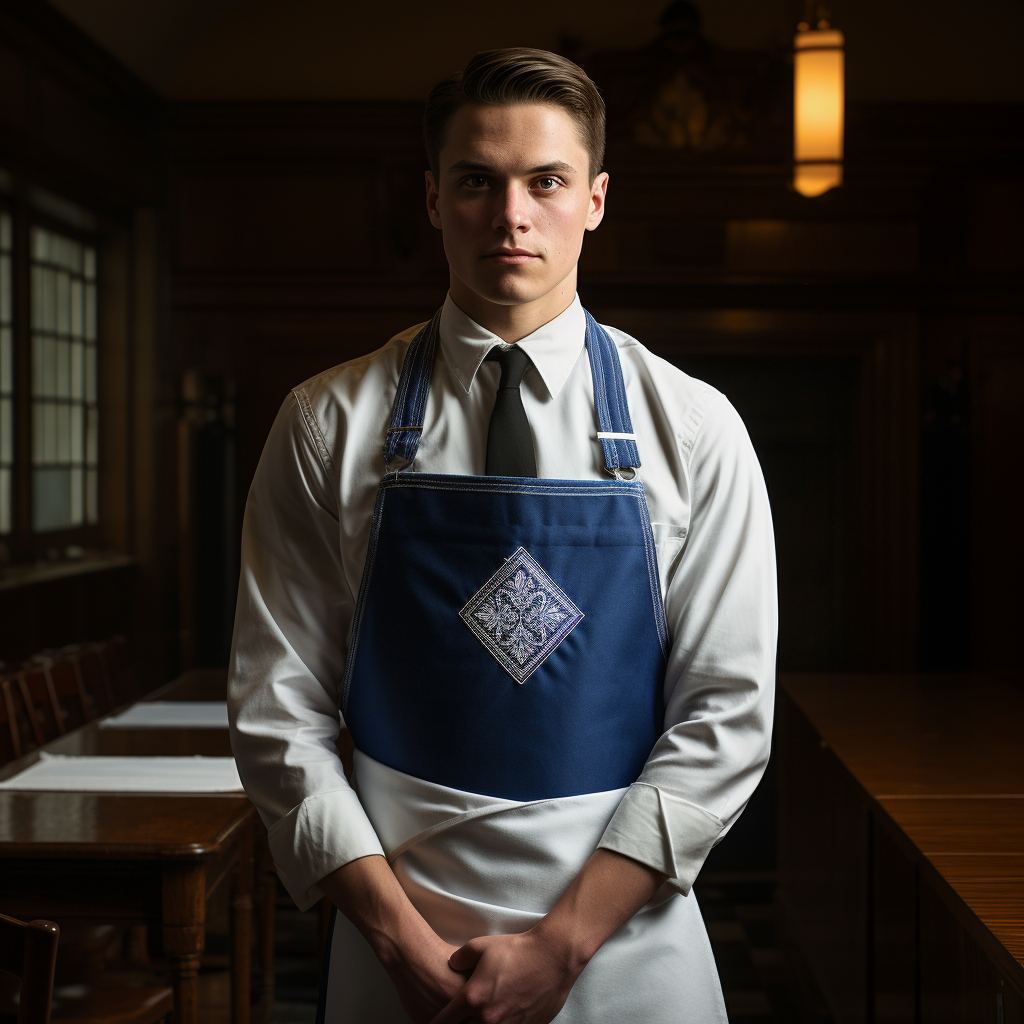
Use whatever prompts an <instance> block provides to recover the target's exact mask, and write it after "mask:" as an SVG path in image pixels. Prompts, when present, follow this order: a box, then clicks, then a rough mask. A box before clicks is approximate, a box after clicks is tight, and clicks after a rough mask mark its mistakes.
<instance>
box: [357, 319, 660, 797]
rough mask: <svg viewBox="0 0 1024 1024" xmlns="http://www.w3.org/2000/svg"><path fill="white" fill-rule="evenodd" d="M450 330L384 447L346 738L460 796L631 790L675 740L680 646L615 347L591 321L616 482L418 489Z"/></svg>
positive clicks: (412, 358) (429, 477)
mask: <svg viewBox="0 0 1024 1024" xmlns="http://www.w3.org/2000/svg"><path fill="white" fill-rule="evenodd" d="M439 323H440V311H439V312H438V313H437V315H435V316H434V318H433V319H432V320H431V321H430V322H429V323H428V324H427V325H425V326H424V327H423V329H422V330H421V331H420V332H419V333H418V334H417V336H416V338H415V339H414V340H413V342H412V344H411V345H410V347H409V350H408V352H407V354H406V358H405V362H404V365H403V367H402V373H401V376H400V379H399V384H398V392H397V395H396V397H395V401H394V406H393V409H392V414H391V422H390V425H389V427H388V430H387V435H386V441H385V444H384V461H385V467H386V472H385V476H384V478H383V480H382V481H381V484H380V488H379V490H378V492H377V501H376V505H375V508H374V513H373V525H372V530H371V535H370V542H369V549H368V553H367V558H366V566H365V569H364V571H363V578H362V584H361V586H360V591H359V599H358V602H357V606H356V612H355V617H354V621H353V626H352V637H351V644H350V647H349V656H348V664H347V671H346V675H345V681H344V688H343V692H342V703H341V710H342V714H343V716H344V719H345V723H346V725H347V726H348V728H349V730H350V731H351V733H352V738H353V741H354V743H355V746H356V747H357V749H359V750H361V751H363V752H364V753H365V754H368V755H369V756H370V757H372V758H374V759H375V760H377V761H380V762H382V763H383V764H385V765H388V766H390V767H392V768H395V769H397V770H398V771H401V772H405V773H406V774H409V775H413V776H415V777H417V778H420V779H426V780H428V781H430V782H434V783H438V784H439V785H444V786H449V787H451V788H453V789H460V790H467V791H469V792H473V793H480V794H486V795H489V796H496V797H502V798H505V799H510V800H520V801H528V800H540V799H547V798H553V797H561V796H574V795H577V794H582V793H597V792H604V791H607V790H613V789H619V788H621V787H624V786H628V785H630V784H631V783H632V782H634V781H635V780H636V778H637V776H638V775H639V774H640V771H641V769H642V768H643V765H644V762H645V761H646V760H647V757H648V755H649V754H650V752H651V749H652V747H653V746H654V744H655V742H656V741H657V739H658V737H659V736H660V735H661V732H662V722H663V714H664V711H663V699H662V685H663V679H664V670H665V653H666V645H667V633H666V626H665V613H664V608H663V605H662V598H661V588H660V583H659V576H658V566H657V557H656V553H655V547H654V537H653V534H652V531H651V522H650V516H649V514H648V511H647V504H646V501H645V499H644V488H643V484H642V483H641V482H640V479H639V478H638V477H637V475H636V470H637V468H638V467H639V465H640V458H639V454H638V452H637V447H636V443H635V441H634V440H633V434H632V425H631V422H630V417H629V409H628V407H627V404H626V392H625V387H624V384H623V379H622V369H621V366H620V364H619V357H618V353H617V352H616V350H615V345H614V343H613V342H612V340H611V338H610V337H609V336H608V334H607V332H606V331H605V330H604V329H603V328H602V327H601V326H600V325H598V324H597V322H596V321H595V320H594V319H593V317H591V316H590V314H589V313H587V314H586V349H587V353H588V355H589V357H590V367H591V373H592V376H593V381H594V395H595V400H596V406H597V420H598V423H599V424H600V433H599V437H600V440H601V447H602V451H603V455H604V462H605V469H606V470H607V471H608V479H607V480H549V479H534V478H522V477H497V476H453V475H436V474H427V473H416V472H413V471H411V465H412V463H413V460H414V459H415V457H416V450H417V447H418V445H419V439H420V434H421V431H422V429H423V421H424V413H425V410H426V405H427V394H428V392H429V388H430V374H431V369H432V367H433V363H434V355H435V351H436V347H437V341H438V328H439ZM580 429H587V430H589V429H591V425H590V424H586V425H583V424H581V425H580ZM399 458H401V459H405V460H407V463H408V466H409V467H410V468H407V469H406V471H404V472H391V471H390V465H391V463H392V462H394V461H395V460H396V459H399ZM627 476H628V477H629V478H628V479H627Z"/></svg>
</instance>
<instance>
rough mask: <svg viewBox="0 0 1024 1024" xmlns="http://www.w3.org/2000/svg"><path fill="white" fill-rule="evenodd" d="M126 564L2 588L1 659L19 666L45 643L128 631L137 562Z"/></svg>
mask: <svg viewBox="0 0 1024 1024" xmlns="http://www.w3.org/2000/svg"><path fill="white" fill-rule="evenodd" d="M126 561H127V560H126V559H122V560H120V563H121V564H118V565H116V566H114V567H111V568H109V569H107V570H96V571H90V572H87V573H78V574H72V575H68V576H64V577H62V578H58V579H52V580H48V581H45V582H39V583H34V584H30V585H21V586H18V587H3V588H0V626H2V629H0V662H7V663H8V664H9V665H17V664H18V663H19V662H21V661H22V660H23V659H25V658H28V657H29V656H30V655H33V654H36V653H38V652H39V651H41V650H43V649H44V648H56V647H63V646H64V645H65V644H72V643H81V642H82V641H85V640H105V639H109V638H110V637H112V636H114V635H115V634H119V633H120V634H125V633H128V632H129V630H130V629H131V626H132V624H133V616H134V602H133V599H132V595H133V594H134V593H135V588H136V567H135V566H134V565H130V564H123V563H124V562H126Z"/></svg>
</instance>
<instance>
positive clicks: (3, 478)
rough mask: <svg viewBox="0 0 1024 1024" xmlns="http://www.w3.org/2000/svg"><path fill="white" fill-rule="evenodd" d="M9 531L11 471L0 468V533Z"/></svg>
mask: <svg viewBox="0 0 1024 1024" xmlns="http://www.w3.org/2000/svg"><path fill="white" fill-rule="evenodd" d="M10 532H11V471H10V470H9V469H0V533H10Z"/></svg>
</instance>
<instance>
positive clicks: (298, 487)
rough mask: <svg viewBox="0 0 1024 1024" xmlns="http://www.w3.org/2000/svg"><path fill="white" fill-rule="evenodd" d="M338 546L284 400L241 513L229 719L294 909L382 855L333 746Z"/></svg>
mask: <svg viewBox="0 0 1024 1024" xmlns="http://www.w3.org/2000/svg"><path fill="white" fill-rule="evenodd" d="M321 443H322V442H321ZM339 545H340V539H339V524H338V510H337V497H336V492H335V491H334V488H333V487H332V485H331V479H330V474H329V473H328V471H327V469H326V468H325V465H324V462H323V461H322V460H321V455H320V454H318V448H317V444H316V440H315V439H314V437H313V435H312V434H311V433H310V428H309V426H308V425H307V423H306V422H305V419H304V417H303V414H302V409H301V408H300V406H299V403H298V401H297V399H296V396H295V395H290V396H289V397H288V399H287V400H286V401H285V404H284V405H283V406H282V408H281V411H280V413H279V414H278V417H277V420H276V421H275V423H274V426H273V428H272V430H271V432H270V436H269V438H268V440H267V444H266V447H265V448H264V451H263V455H262V457H261V459H260V463H259V467H258V469H257V470H256V475H255V477H254V479H253V483H252V487H251V488H250V490H249V499H248V501H247V503H246V508H245V520H244V524H243V527H242V553H241V554H242V557H241V576H240V580H239V590H238V607H237V612H236V616H235V631H234V637H233V640H232V645H231V661H230V669H229V675H228V714H229V723H230V730H231V748H232V751H233V752H234V755H235V759H236V761H237V764H238V772H239V775H240V776H241V779H242V784H243V786H244V787H245V791H246V793H247V794H248V796H249V798H250V799H251V800H252V802H253V803H254V804H255V805H256V808H257V809H258V810H259V813H260V816H261V817H262V818H263V821H264V823H265V824H266V826H267V829H268V832H269V842H270V850H271V853H272V854H273V857H274V863H275V864H276V866H277V871H278V875H279V876H280V878H281V881H282V882H283V883H284V885H285V888H286V889H287V890H288V892H289V893H290V894H291V896H292V898H293V899H294V900H295V903H296V904H297V905H298V907H299V909H300V910H306V909H308V908H309V907H311V906H312V905H313V904H314V903H316V902H317V900H318V899H320V897H321V896H322V895H323V893H322V891H321V890H320V888H319V887H318V886H317V884H316V883H317V882H318V881H319V880H320V879H321V878H323V877H325V876H326V875H328V874H330V873H331V872H332V871H334V870H335V869H337V868H339V867H341V866H342V865H344V864H347V863H348V862H349V861H352V860H355V859H357V858H359V857H364V856H367V855H369V854H382V853H383V850H382V848H381V845H380V842H379V840H378V839H377V835H376V833H375V832H374V830H373V827H372V825H371V824H370V822H369V819H368V818H367V817H366V813H365V812H364V811H363V808H362V805H361V804H360V802H359V799H358V797H357V796H356V794H355V791H354V790H353V789H352V787H351V786H350V785H349V784H348V781H347V780H346V778H345V773H344V770H343V768H342V764H341V759H340V757H339V754H338V749H337V745H336V743H337V739H338V735H339V732H340V728H341V719H340V714H339V711H338V687H339V685H340V683H341V680H342V676H343V673H344V668H345V643H346V640H347V632H348V625H349V623H350V621H351V618H352V613H353V607H354V603H355V602H354V595H353V594H352V592H351V588H350V587H349V585H348V583H347V581H346V578H345V574H344V572H343V567H342V564H341V552H340V547H339Z"/></svg>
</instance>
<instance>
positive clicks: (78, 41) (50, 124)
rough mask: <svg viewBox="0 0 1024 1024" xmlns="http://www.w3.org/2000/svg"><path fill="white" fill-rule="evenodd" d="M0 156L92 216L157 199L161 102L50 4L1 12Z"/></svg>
mask: <svg viewBox="0 0 1024 1024" xmlns="http://www.w3.org/2000/svg"><path fill="white" fill-rule="evenodd" d="M0 68H2V69H3V71H2V72H0V73H2V75H3V85H4V87H3V88H0V120H2V121H3V122H4V127H5V132H4V133H3V138H2V140H0V155H2V156H3V158H4V161H5V163H6V164H7V165H8V166H7V169H8V170H11V171H13V172H15V173H16V174H24V173H28V174H30V175H31V176H32V178H33V179H34V184H35V185H37V186H38V185H42V186H43V187H45V188H48V189H52V190H53V191H54V192H56V193H58V194H59V195H60V196H62V197H63V198H65V199H71V200H73V201H75V202H79V203H82V204H83V205H84V206H86V207H88V208H90V209H92V210H93V211H94V212H97V213H103V214H106V215H112V214H114V213H115V212H116V211H122V212H123V211H124V209H125V208H126V207H127V206H130V205H131V203H132V202H133V201H136V200H137V199H139V198H140V197H142V196H147V197H150V200H151V199H152V196H153V195H154V194H155V190H156V188H157V177H156V174H155V173H154V172H155V166H154V165H155V162H156V160H157V146H156V132H155V129H156V126H157V124H158V123H159V110H160V101H159V99H158V97H157V96H156V93H154V92H153V91H152V90H151V89H149V88H148V87H147V86H145V85H144V84H143V83H142V82H141V81H140V80H139V79H137V78H136V77H135V76H134V75H132V74H131V73H130V72H129V71H127V70H126V69H125V68H123V67H122V66H121V65H120V64H119V63H118V62H117V61H116V60H115V59H114V58H113V57H111V56H110V55H109V54H108V53H106V51H104V50H103V49H102V48H101V47H100V46H99V45H98V44H97V43H95V42H94V41H93V40H92V39H90V38H89V37H88V36H86V35H85V33H83V32H82V31H80V30H79V29H77V28H76V27H75V26H74V25H73V24H72V23H71V22H69V21H68V20H67V19H66V18H64V17H63V16H62V15H60V14H59V13H58V12H57V11H56V10H54V9H53V8H52V7H50V6H49V5H48V4H39V3H32V2H30V0H11V2H9V3H6V4H4V7H3V10H2V11H0Z"/></svg>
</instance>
